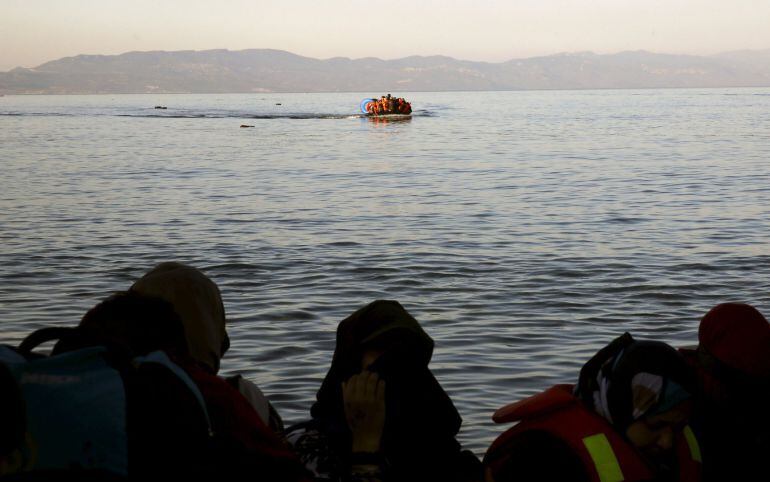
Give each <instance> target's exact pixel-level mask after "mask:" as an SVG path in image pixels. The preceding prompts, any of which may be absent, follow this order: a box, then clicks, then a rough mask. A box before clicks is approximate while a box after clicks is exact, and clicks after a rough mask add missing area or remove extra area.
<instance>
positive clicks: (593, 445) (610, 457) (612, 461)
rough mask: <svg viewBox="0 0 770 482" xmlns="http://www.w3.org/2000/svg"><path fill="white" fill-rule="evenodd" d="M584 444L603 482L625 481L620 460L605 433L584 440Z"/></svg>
mask: <svg viewBox="0 0 770 482" xmlns="http://www.w3.org/2000/svg"><path fill="white" fill-rule="evenodd" d="M583 444H585V446H586V448H587V449H588V453H589V454H590V455H591V460H593V461H594V465H595V466H596V472H597V473H598V474H599V480H600V481H601V482H621V481H623V480H624V478H623V471H621V470H620V464H619V463H618V458H617V457H615V452H614V451H613V450H612V445H610V441H609V440H607V436H606V435H604V434H603V433H597V434H596V435H591V436H590V437H586V438H584V439H583Z"/></svg>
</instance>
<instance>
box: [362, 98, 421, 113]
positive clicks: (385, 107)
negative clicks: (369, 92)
mask: <svg viewBox="0 0 770 482" xmlns="http://www.w3.org/2000/svg"><path fill="white" fill-rule="evenodd" d="M366 112H367V113H368V114H370V115H375V116H377V115H386V114H402V115H409V114H411V113H412V104H410V103H409V102H407V101H406V100H404V98H403V97H391V95H390V94H388V95H383V96H382V97H380V98H379V99H374V100H372V101H371V102H369V103H368V104H367V105H366Z"/></svg>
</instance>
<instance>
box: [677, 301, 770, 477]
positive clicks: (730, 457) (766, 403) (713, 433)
mask: <svg viewBox="0 0 770 482" xmlns="http://www.w3.org/2000/svg"><path fill="white" fill-rule="evenodd" d="M698 341H699V345H698V348H697V349H696V350H684V349H683V350H681V351H682V352H683V353H684V354H685V356H686V358H687V360H688V362H689V363H691V365H692V366H693V367H694V368H695V372H696V374H697V381H698V385H697V386H698V389H697V392H696V399H695V401H696V403H695V415H694V419H693V426H694V427H695V429H696V431H697V432H698V434H699V436H700V437H701V439H702V442H703V454H704V479H706V480H709V481H723V480H724V481H727V480H762V479H766V478H770V475H768V470H767V467H768V465H767V464H768V461H769V460H770V324H768V322H767V320H766V319H765V317H764V316H762V314H761V313H760V312H759V311H757V310H756V309H755V308H754V307H752V306H750V305H746V304H741V303H724V304H720V305H717V306H715V307H714V308H712V309H711V310H710V311H709V312H708V313H707V314H706V315H705V316H704V317H703V319H702V320H701V323H700V328H699V330H698Z"/></svg>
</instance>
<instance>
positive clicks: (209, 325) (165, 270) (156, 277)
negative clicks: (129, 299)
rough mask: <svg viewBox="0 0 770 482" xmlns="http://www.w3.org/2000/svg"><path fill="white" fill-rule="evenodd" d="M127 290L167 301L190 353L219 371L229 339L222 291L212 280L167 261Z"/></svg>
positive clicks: (188, 268) (214, 370)
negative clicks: (179, 320) (178, 318)
mask: <svg viewBox="0 0 770 482" xmlns="http://www.w3.org/2000/svg"><path fill="white" fill-rule="evenodd" d="M131 291H135V292H137V293H140V294H143V295H148V296H155V297H158V298H161V299H164V300H166V301H168V302H169V303H171V304H172V305H173V306H174V310H175V311H176V312H177V313H178V314H179V316H180V318H181V319H182V323H183V324H184V330H185V335H186V337H187V347H188V350H189V353H190V356H191V357H192V358H193V359H195V360H196V361H198V363H200V364H202V365H203V366H204V367H205V368H207V369H209V370H210V371H211V372H212V373H217V372H218V371H219V361H220V359H221V358H222V356H224V354H225V352H226V351H227V349H228V348H229V347H230V339H229V338H228V337H227V332H226V331H225V308H224V305H223V304H222V295H220V293H219V288H217V285H216V284H215V283H214V282H213V281H211V280H210V279H209V278H208V277H207V276H206V275H204V274H203V273H201V272H200V271H199V270H197V269H195V268H193V267H191V266H186V265H184V264H181V263H174V262H167V263H161V264H159V265H158V266H156V267H155V268H153V269H152V270H150V271H149V272H148V273H147V274H145V275H144V276H142V277H141V278H140V279H139V280H138V281H136V282H135V283H134V284H133V286H131Z"/></svg>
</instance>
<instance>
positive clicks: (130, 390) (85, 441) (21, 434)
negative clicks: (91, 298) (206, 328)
mask: <svg viewBox="0 0 770 482" xmlns="http://www.w3.org/2000/svg"><path fill="white" fill-rule="evenodd" d="M53 340H58V341H59V343H58V344H57V346H56V347H55V349H54V352H53V354H51V355H50V356H43V355H39V354H37V353H35V352H33V351H32V350H33V349H34V348H35V347H37V346H39V345H40V344H42V343H44V342H47V341H53ZM211 437H212V431H211V423H210V420H209V417H208V412H207V409H206V404H205V402H204V399H203V396H202V395H201V392H200V391H199V390H198V387H197V386H196V385H195V383H194V382H193V381H192V379H191V378H190V377H189V376H188V375H187V373H185V371H184V370H182V369H181V368H180V367H179V366H178V365H177V364H175V363H174V362H173V361H172V360H171V359H170V358H169V357H168V355H167V354H166V353H165V352H162V351H155V352H151V353H149V354H147V355H145V356H133V354H131V353H130V351H129V350H127V349H125V348H124V347H121V346H119V345H115V344H112V343H109V342H101V341H98V340H93V339H89V338H88V336H87V335H85V334H84V333H83V332H82V331H81V330H79V329H78V328H44V329H42V330H38V331H36V332H33V333H32V334H30V335H29V336H28V337H27V338H26V339H25V340H24V341H23V342H22V343H21V344H20V345H19V347H18V348H12V347H9V346H7V345H0V476H8V475H11V474H15V475H13V476H12V477H11V478H13V479H14V480H39V479H40V478H42V476H50V477H52V478H53V477H56V478H61V477H66V476H68V475H72V473H73V472H74V473H77V474H79V476H80V478H86V479H91V480H93V479H99V480H104V479H121V478H126V477H128V478H136V479H144V478H157V477H163V476H167V477H172V476H173V477H174V478H178V477H179V476H185V475H187V476H190V475H195V476H201V475H205V474H207V473H208V472H210V471H211V470H212V469H211V466H210V464H209V463H208V462H207V459H206V456H207V454H208V449H209V447H210V445H209V444H210V443H211V442H210V440H211Z"/></svg>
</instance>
